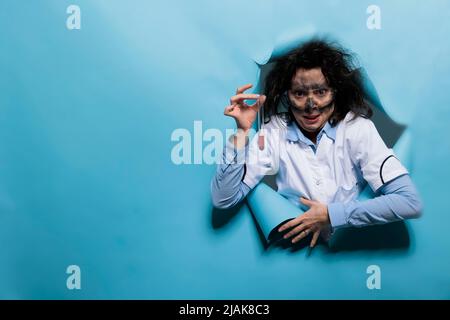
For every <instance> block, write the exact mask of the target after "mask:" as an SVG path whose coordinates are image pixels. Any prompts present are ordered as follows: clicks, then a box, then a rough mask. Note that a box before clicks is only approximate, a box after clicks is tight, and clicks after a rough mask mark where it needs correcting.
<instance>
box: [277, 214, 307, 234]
mask: <svg viewBox="0 0 450 320" xmlns="http://www.w3.org/2000/svg"><path fill="white" fill-rule="evenodd" d="M302 220H303V216H301V217H297V218H295V219H292V220H290V221H288V222H286V223H285V224H283V225H282V226H281V227H279V228H278V232H282V231H284V230H286V229H289V228H292V227H295V226H296V225H298V224H299V223H301V222H302Z"/></svg>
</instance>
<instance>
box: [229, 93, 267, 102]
mask: <svg viewBox="0 0 450 320" xmlns="http://www.w3.org/2000/svg"><path fill="white" fill-rule="evenodd" d="M259 97H260V95H259V94H252V93H251V94H246V93H240V94H237V95H235V96H232V97H231V99H230V104H236V103H239V102H242V101H243V100H247V99H248V100H256V99H258V98H259Z"/></svg>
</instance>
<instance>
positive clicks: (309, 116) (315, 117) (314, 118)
mask: <svg viewBox="0 0 450 320" xmlns="http://www.w3.org/2000/svg"><path fill="white" fill-rule="evenodd" d="M319 116H320V114H316V115H308V116H307V115H304V116H303V117H305V118H306V119H308V120H316V119H317V118H318V117H319Z"/></svg>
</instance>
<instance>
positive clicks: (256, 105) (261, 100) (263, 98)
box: [250, 95, 266, 111]
mask: <svg viewBox="0 0 450 320" xmlns="http://www.w3.org/2000/svg"><path fill="white" fill-rule="evenodd" d="M265 101H266V96H265V95H262V96H260V97H259V98H258V100H256V102H255V103H254V104H252V105H251V106H250V107H251V108H253V109H255V110H256V111H259V109H260V108H261V106H262V105H263V104H264V102H265Z"/></svg>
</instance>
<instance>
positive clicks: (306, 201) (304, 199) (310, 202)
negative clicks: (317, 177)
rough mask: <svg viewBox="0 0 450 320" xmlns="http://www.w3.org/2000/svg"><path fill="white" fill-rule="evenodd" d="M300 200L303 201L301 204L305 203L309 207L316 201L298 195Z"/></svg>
mask: <svg viewBox="0 0 450 320" xmlns="http://www.w3.org/2000/svg"><path fill="white" fill-rule="evenodd" d="M300 202H301V203H303V204H306V205H307V206H309V207H311V206H312V205H313V204H315V203H316V201H314V200H309V199H306V198H303V197H300Z"/></svg>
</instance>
